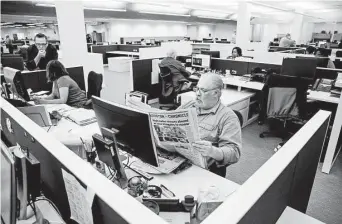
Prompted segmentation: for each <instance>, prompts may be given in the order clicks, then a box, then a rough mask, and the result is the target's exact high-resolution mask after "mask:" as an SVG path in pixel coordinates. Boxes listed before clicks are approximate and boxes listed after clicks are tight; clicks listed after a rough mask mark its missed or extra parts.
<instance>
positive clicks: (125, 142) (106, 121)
mask: <svg viewBox="0 0 342 224" xmlns="http://www.w3.org/2000/svg"><path fill="white" fill-rule="evenodd" d="M92 103H93V108H94V111H95V115H96V118H97V122H98V124H99V127H100V128H102V127H104V128H108V129H112V128H115V129H116V130H118V131H119V133H117V134H116V140H117V143H118V146H119V148H120V149H121V150H124V151H127V152H128V153H130V154H132V155H133V156H135V157H138V158H139V159H141V160H142V161H143V162H145V163H148V164H150V165H153V166H158V165H159V164H158V159H157V152H156V144H155V142H154V136H153V129H152V127H151V125H150V118H149V115H148V113H144V112H141V111H137V110H135V109H132V108H129V107H126V106H124V105H120V104H116V103H112V102H109V101H106V100H103V99H100V98H98V97H95V96H93V97H92Z"/></svg>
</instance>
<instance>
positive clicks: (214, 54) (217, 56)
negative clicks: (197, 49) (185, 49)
mask: <svg viewBox="0 0 342 224" xmlns="http://www.w3.org/2000/svg"><path fill="white" fill-rule="evenodd" d="M201 54H206V55H210V56H211V57H212V58H220V51H201Z"/></svg>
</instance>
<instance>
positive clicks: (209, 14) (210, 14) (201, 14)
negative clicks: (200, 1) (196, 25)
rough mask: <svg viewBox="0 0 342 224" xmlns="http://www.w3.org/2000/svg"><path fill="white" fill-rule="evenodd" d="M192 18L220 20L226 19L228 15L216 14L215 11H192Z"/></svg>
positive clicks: (223, 13) (224, 13)
mask: <svg viewBox="0 0 342 224" xmlns="http://www.w3.org/2000/svg"><path fill="white" fill-rule="evenodd" d="M191 14H192V15H193V16H197V17H205V18H207V17H211V18H217V19H219V18H221V19H224V18H226V17H227V16H228V15H229V13H226V12H217V11H205V10H194V11H193V12H192V13H191Z"/></svg>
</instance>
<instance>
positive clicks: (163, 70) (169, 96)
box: [159, 66, 190, 110]
mask: <svg viewBox="0 0 342 224" xmlns="http://www.w3.org/2000/svg"><path fill="white" fill-rule="evenodd" d="M159 68H160V73H159V76H160V79H161V93H162V94H161V96H160V97H159V104H161V105H160V107H159V109H166V110H175V109H177V107H178V106H179V105H180V103H179V102H177V95H178V94H180V93H183V92H188V91H190V90H185V91H178V92H176V91H174V90H173V92H172V93H168V92H167V91H168V90H167V89H168V87H171V86H172V85H173V82H172V74H171V70H170V68H169V67H166V66H165V67H162V66H159ZM187 82H189V81H188V80H181V81H179V83H180V85H181V86H183V85H184V84H185V83H187Z"/></svg>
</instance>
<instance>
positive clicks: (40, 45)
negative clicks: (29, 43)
mask: <svg viewBox="0 0 342 224" xmlns="http://www.w3.org/2000/svg"><path fill="white" fill-rule="evenodd" d="M36 45H37V46H39V47H45V46H46V45H47V43H43V44H42V43H36Z"/></svg>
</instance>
